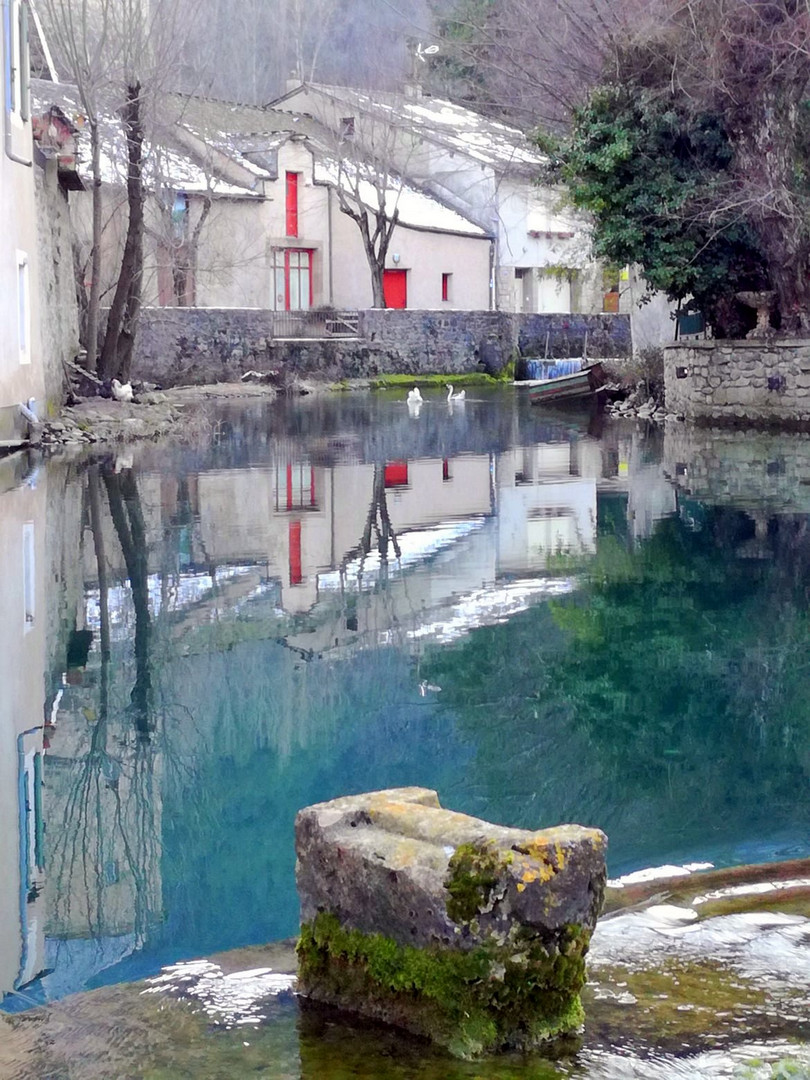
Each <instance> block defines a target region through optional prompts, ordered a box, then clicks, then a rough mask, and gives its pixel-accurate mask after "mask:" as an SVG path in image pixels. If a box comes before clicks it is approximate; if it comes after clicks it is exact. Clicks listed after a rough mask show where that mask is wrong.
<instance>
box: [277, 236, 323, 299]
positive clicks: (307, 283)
mask: <svg viewBox="0 0 810 1080" xmlns="http://www.w3.org/2000/svg"><path fill="white" fill-rule="evenodd" d="M312 257H313V252H312V251H310V250H309V249H308V248H274V249H273V270H272V273H273V308H274V309H275V310H276V311H308V310H309V309H310V308H311V307H312Z"/></svg>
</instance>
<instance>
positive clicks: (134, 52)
mask: <svg viewBox="0 0 810 1080" xmlns="http://www.w3.org/2000/svg"><path fill="white" fill-rule="evenodd" d="M42 10H43V15H44V17H45V21H46V24H47V27H48V33H49V35H50V36H51V39H52V41H53V43H54V45H55V49H56V52H57V55H58V57H59V58H60V61H61V64H62V68H63V70H65V71H66V73H67V75H68V77H69V78H70V79H71V80H73V81H74V82H75V83H76V85H77V88H78V92H79V98H80V101H81V105H82V108H83V109H84V110H85V112H86V115H87V120H88V125H89V129H90V146H91V175H92V184H93V217H92V244H91V252H92V254H91V286H90V296H89V298H88V312H87V329H86V339H87V340H86V347H87V350H88V366H89V367H91V368H92V367H94V366H97V368H98V371H99V374H100V375H101V376H102V377H103V378H112V377H114V376H118V377H120V378H121V379H122V381H126V380H127V379H128V378H129V371H130V365H131V361H132V347H133V343H134V338H135V333H136V331H137V324H138V317H139V314H140V303H141V281H142V275H143V235H144V198H145V186H144V143H145V141H146V140H147V139H148V134H149V130H150V125H151V122H152V117H153V111H154V104H155V101H156V99H157V98H158V97H159V96H160V95H161V94H162V93H163V92H164V91H165V90H166V89H167V88H168V87H171V86H173V85H174V83H175V82H176V80H177V78H178V73H179V71H180V68H181V65H182V59H183V50H184V47H185V42H186V40H187V37H188V34H189V33H190V27H191V26H192V25H193V21H194V20H193V11H194V9H193V8H192V6H191V5H190V4H189V3H187V0H79V2H78V3H76V2H74V0H43V3H42ZM105 113H106V115H107V118H108V119H109V117H110V116H114V115H117V116H118V118H119V121H120V124H121V129H122V132H123V137H124V145H125V152H124V154H123V161H121V162H120V166H121V168H122V171H123V175H124V177H125V181H126V191H127V206H128V225H127V234H126V239H125V242H124V249H123V254H122V259H121V266H120V270H119V273H118V280H117V283H116V287H115V291H114V295H113V297H112V302H111V307H110V312H109V315H108V319H107V327H106V333H105V336H104V343H103V345H102V348H101V354H100V356H99V359H98V364H97V365H96V364H95V358H96V346H97V340H98V323H99V305H100V284H101V233H102V228H103V222H102V199H101V186H102V180H103V175H102V155H105V156H106V157H107V159H108V161H110V160H111V161H112V162H113V163H115V164H119V162H117V161H116V158H117V156H118V145H116V138H115V136H112V137H110V125H109V124H108V125H107V126H106V127H105V125H104V124H103V119H104V114H105ZM104 136H106V137H107V139H108V142H107V144H106V145H102V139H103V137H104Z"/></svg>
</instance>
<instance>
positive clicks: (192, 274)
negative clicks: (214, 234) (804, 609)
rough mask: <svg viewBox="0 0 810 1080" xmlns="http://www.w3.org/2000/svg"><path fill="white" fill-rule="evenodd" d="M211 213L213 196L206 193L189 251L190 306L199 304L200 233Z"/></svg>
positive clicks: (187, 299) (188, 296)
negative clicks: (198, 266) (198, 265)
mask: <svg viewBox="0 0 810 1080" xmlns="http://www.w3.org/2000/svg"><path fill="white" fill-rule="evenodd" d="M210 213H211V196H210V195H206V196H205V198H204V199H203V204H202V210H201V211H200V216H199V218H198V219H197V224H196V225H195V226H194V229H193V230H192V233H191V240H190V242H189V253H188V277H187V282H186V303H187V304H188V305H189V307H196V306H197V263H198V258H199V253H200V235H201V233H202V231H203V226H204V225H205V222H206V220H207V218H208V215H209V214H210Z"/></svg>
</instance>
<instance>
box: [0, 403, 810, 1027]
mask: <svg viewBox="0 0 810 1080" xmlns="http://www.w3.org/2000/svg"><path fill="white" fill-rule="evenodd" d="M401 396H402V395H396V396H393V395H385V394H378V395H351V396H345V397H328V398H325V397H319V398H317V399H303V400H300V401H290V402H281V403H278V404H276V405H274V406H272V407H266V406H255V405H251V406H249V407H245V408H235V407H234V408H232V409H230V410H227V411H223V412H222V413H221V414H218V416H217V417H216V421H215V423H212V429H211V431H210V432H208V433H206V434H204V435H202V436H199V437H198V438H197V439H196V441H195V442H194V443H192V444H188V445H179V444H178V445H170V444H161V445H148V446H144V447H137V448H127V449H126V450H124V451H118V452H109V453H105V454H104V455H100V456H96V457H85V458H76V459H73V460H65V459H53V460H51V461H50V462H48V463H41V462H40V463H38V462H34V461H31V462H26V463H18V464H17V465H16V466H15V470H16V471H15V472H14V474H13V476H12V475H11V470H10V469H7V471H6V474H4V475H5V477H6V479H5V489H4V488H3V487H0V530H5V531H4V532H0V536H2V537H3V544H2V545H0V561H2V560H5V562H6V565H5V566H0V572H2V574H3V576H4V579H5V580H7V581H8V580H12V581H13V580H18V581H22V584H21V586H20V589H19V590H18V591H19V594H20V595H19V596H17V594H16V593H14V594H13V595H11V594H9V595H11V598H12V600H13V602H14V603H17V602H18V601H21V602H23V603H24V605H25V617H24V618H23V619H22V620H21V621H19V622H15V618H16V616H12V615H10V616H9V618H8V619H7V620H6V621H5V625H6V629H5V632H4V633H5V636H4V639H3V651H4V654H5V661H6V664H7V667H6V668H3V672H4V679H6V680H7V682H6V686H7V688H8V687H10V688H11V692H10V693H9V694H8V695H7V697H6V701H7V702H8V703H14V705H13V707H12V705H11V704H9V705H8V708H7V709H6V710H5V711H6V715H5V716H4V717H3V724H4V727H3V728H2V731H3V743H2V747H0V755H1V758H0V760H2V767H3V773H2V776H3V781H2V783H3V784H4V785H5V786H4V787H3V788H2V790H3V792H4V794H3V798H4V803H3V814H4V815H6V814H8V815H9V817H8V819H7V820H12V821H14V822H15V828H14V829H13V830H12V832H13V833H14V835H16V836H17V840H18V842H17V843H16V844H7V845H6V846H5V847H2V848H0V859H2V860H4V861H3V875H4V881H5V882H6V883H7V884H6V886H5V892H0V903H4V904H5V907H4V908H3V914H4V916H5V918H4V919H3V920H2V921H1V922H0V925H2V929H0V944H1V945H2V949H0V957H2V964H0V993H3V992H5V993H6V997H5V998H3V1007H5V1008H7V1009H12V1010H13V1009H19V1008H24V1007H27V1006H29V1005H30V1004H32V1003H35V1002H41V1001H45V1000H52V999H55V998H58V997H61V996H63V995H65V994H67V993H70V992H74V991H76V990H80V989H87V988H92V987H96V986H101V985H107V984H111V983H115V982H120V981H127V980H131V979H135V978H140V977H142V976H145V975H148V974H153V973H155V972H156V971H158V970H159V968H160V967H161V965H163V964H166V963H169V962H172V961H176V960H178V959H184V958H191V957H195V956H200V955H205V954H210V953H213V952H219V951H222V950H226V949H233V948H236V947H238V946H242V945H250V944H257V943H261V942H265V941H270V940H275V939H280V938H284V937H288V936H290V935H293V934H294V933H295V932H296V929H297V901H296V895H295V884H294V851H293V838H292V837H293V834H292V830H293V820H294V816H295V813H296V811H297V810H298V809H299V808H300V807H302V806H305V805H307V804H309V803H312V802H316V801H321V800H324V799H328V798H331V797H333V796H336V795H339V794H345V793H349V792H357V791H363V790H369V789H375V788H382V787H388V786H396V785H404V784H420V785H423V786H427V787H433V788H436V789H437V790H438V792H439V795H440V798H441V800H442V803H443V805H445V806H448V807H451V808H453V809H458V810H463V811H467V812H469V813H473V814H476V815H479V816H482V817H486V818H489V819H491V820H494V821H501V822H504V823H508V824H511V825H516V826H527V827H535V828H536V827H542V826H546V825H551V824H554V823H557V822H560V821H577V822H580V823H582V824H587V825H595V826H599V827H600V828H602V829H604V830H605V831H606V832H607V833H608V835H609V838H610V853H609V864H610V872H611V874H612V875H614V876H615V875H618V874H620V873H624V872H627V871H630V870H635V869H639V868H641V867H645V866H650V865H657V864H661V863H668V862H679V863H683V862H698V861H699V862H712V863H714V864H715V865H718V866H722V865H733V864H736V863H744V862H754V861H768V860H776V859H784V858H792V857H796V856H800V855H807V854H808V853H810V843H809V842H808V825H809V824H810V788H809V787H808V783H807V780H808V770H810V725H808V721H807V716H808V703H809V702H810V681H809V680H808V670H810V669H808V660H807V641H808V616H807V599H808V590H809V589H810V531H808V528H807V526H808V520H810V519H808V511H810V485H809V484H808V481H810V447H808V444H807V441H806V440H804V439H803V438H801V437H799V436H791V437H787V436H785V437H783V438H777V437H765V436H763V437H761V438H759V437H753V438H752V437H751V436H745V435H736V434H728V435H714V436H713V435H711V434H707V433H696V432H692V433H690V432H687V431H684V429H683V428H682V427H680V426H679V427H678V428H677V429H676V430H674V431H670V430H669V429H667V433H666V435H664V434H663V433H662V431H661V430H660V429H659V430H657V431H654V430H650V431H645V430H644V429H642V428H641V427H636V426H625V427H623V426H621V425H615V424H614V425H603V424H602V423H601V422H600V421H599V419H598V418H593V417H589V416H577V415H576V414H574V415H571V414H554V413H548V412H542V411H540V410H538V409H536V408H535V409H532V408H531V407H529V405H528V403H526V402H525V401H523V400H521V399H520V398H515V397H514V396H513V394H512V392H511V390H510V391H509V392H503V393H499V394H486V393H484V392H475V393H473V392H472V391H471V392H469V393H468V397H469V399H470V400H468V401H467V402H466V403H465V405H463V406H455V407H454V408H453V409H452V410H451V411H449V409H448V406H447V405H446V404H445V403H444V401H443V400H442V399H441V398H436V399H435V400H433V401H428V402H427V403H426V405H425V406H424V407H423V408H422V410H421V412H420V414H419V415H418V416H414V415H409V413H408V410H407V409H406V407H405V404H404V402H402V401H401V400H400V397H401ZM26 530H27V531H26ZM18 535H19V536H21V537H28V539H23V541H22V544H23V546H22V549H21V550H22V552H23V555H22V563H21V564H20V565H18V563H17V562H15V559H17V558H18V549H19V544H18V543H17V537H18ZM26 544H27V545H29V546H28V547H26V546H25V545H26ZM26 552H28V554H26ZM20 574H22V576H21V577H20ZM26 582H27V584H26ZM29 594H30V595H29ZM4 595H5V594H4ZM4 602H5V601H4ZM29 608H31V610H30V611H29V610H28V609H29ZM29 615H30V616H31V618H30V619H29V617H28V616H29ZM3 708H4V707H2V706H0V709H3ZM43 720H44V721H46V723H45V724H44V725H43Z"/></svg>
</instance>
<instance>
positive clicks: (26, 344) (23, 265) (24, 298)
mask: <svg viewBox="0 0 810 1080" xmlns="http://www.w3.org/2000/svg"><path fill="white" fill-rule="evenodd" d="M17 344H18V346H19V352H20V363H21V364H30V363H31V295H30V280H29V273H28V256H27V255H26V253H25V252H24V251H18V252H17Z"/></svg>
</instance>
